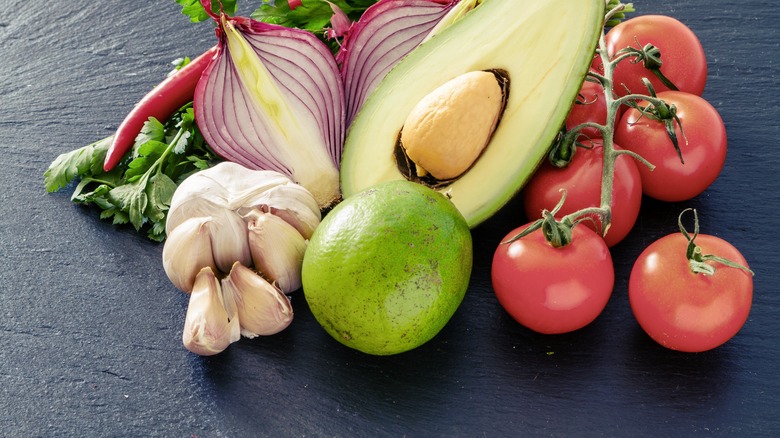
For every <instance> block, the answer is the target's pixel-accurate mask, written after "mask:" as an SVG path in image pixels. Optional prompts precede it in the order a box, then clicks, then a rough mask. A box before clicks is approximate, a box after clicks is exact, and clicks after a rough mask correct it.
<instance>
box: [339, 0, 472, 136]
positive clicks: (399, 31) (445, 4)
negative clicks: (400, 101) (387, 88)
mask: <svg viewBox="0 0 780 438" xmlns="http://www.w3.org/2000/svg"><path fill="white" fill-rule="evenodd" d="M456 3H458V1H457V0H381V1H379V2H377V3H376V4H374V5H372V6H371V7H369V8H368V9H366V11H365V12H364V13H363V15H362V16H361V17H360V20H359V21H358V22H356V23H355V24H353V25H352V28H351V29H350V30H349V33H348V35H347V37H346V38H345V39H344V41H343V43H342V46H341V49H340V50H339V53H338V54H337V59H338V61H339V63H340V64H341V75H342V77H343V79H344V89H345V95H346V102H347V126H349V123H351V122H352V119H353V118H354V116H355V114H356V113H357V112H358V110H359V109H360V106H361V105H362V104H363V102H364V101H365V99H366V97H368V94H369V93H370V92H371V90H373V88H374V87H375V86H376V84H378V83H379V81H381V80H382V78H384V77H385V75H386V74H387V72H388V71H390V69H391V68H393V66H395V64H396V63H398V61H400V60H401V58H403V57H404V56H406V55H407V54H408V53H409V52H411V51H412V50H414V48H415V47H417V46H418V45H419V44H420V43H421V42H422V41H423V40H424V39H425V38H426V37H427V36H428V34H429V33H430V32H431V30H433V28H434V27H435V26H436V24H437V23H439V21H440V20H441V19H442V18H443V17H444V16H445V15H446V14H447V12H449V10H450V9H451V8H452V7H453V6H454V5H455V4H456Z"/></svg>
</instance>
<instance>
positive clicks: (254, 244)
mask: <svg viewBox="0 0 780 438" xmlns="http://www.w3.org/2000/svg"><path fill="white" fill-rule="evenodd" d="M245 219H246V220H247V221H248V223H247V228H248V231H249V251H250V253H251V254H252V262H253V263H254V266H255V269H256V270H257V271H258V272H260V273H261V274H263V275H264V276H265V277H266V278H267V279H269V280H270V281H271V282H272V283H273V284H275V285H276V286H277V287H279V289H281V290H282V292H284V293H290V292H293V291H296V290H298V289H300V288H301V268H302V267H303V254H304V253H305V252H306V245H307V240H306V239H304V238H303V236H301V234H300V233H299V232H298V230H296V229H295V228H294V227H293V226H292V225H290V224H288V223H287V222H286V221H285V220H284V219H282V218H280V217H278V216H276V215H273V214H271V213H263V212H261V211H259V210H255V211H254V212H252V213H251V214H250V215H247V216H246V218H245Z"/></svg>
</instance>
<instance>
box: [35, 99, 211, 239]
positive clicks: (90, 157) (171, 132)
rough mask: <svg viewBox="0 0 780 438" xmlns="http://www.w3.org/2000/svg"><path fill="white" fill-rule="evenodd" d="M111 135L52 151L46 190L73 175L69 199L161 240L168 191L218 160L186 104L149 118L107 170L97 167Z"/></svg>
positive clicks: (60, 186) (63, 184)
mask: <svg viewBox="0 0 780 438" xmlns="http://www.w3.org/2000/svg"><path fill="white" fill-rule="evenodd" d="M110 145H111V137H108V138H105V139H102V140H99V141H97V142H95V143H92V144H89V145H87V146H84V147H81V148H79V149H76V150H74V151H71V152H67V153H64V154H61V155H60V156H58V157H57V158H56V159H55V160H54V161H53V162H52V163H51V165H50V166H49V168H48V169H47V170H46V171H45V172H44V184H45V186H46V190H47V191H48V192H56V191H58V190H61V189H63V188H65V187H67V186H68V185H69V184H70V183H71V182H72V181H74V180H78V181H79V182H78V184H77V185H76V187H75V189H74V191H73V194H72V195H71V200H72V201H73V202H76V203H79V204H85V205H94V206H96V207H98V208H99V209H100V210H101V213H100V218H101V219H105V220H111V221H112V222H113V223H114V224H116V225H122V224H128V223H129V224H131V225H132V226H133V227H134V228H135V229H136V231H141V230H145V231H146V235H147V236H148V237H149V238H150V239H151V240H154V241H158V242H159V241H163V240H164V239H165V237H166V235H165V220H166V217H167V212H168V208H169V207H170V204H171V199H172V197H173V193H174V191H175V190H176V188H177V187H178V185H179V184H180V183H181V182H182V181H183V180H184V179H185V178H186V177H188V176H189V175H191V174H192V173H194V172H197V171H198V170H201V169H205V168H208V167H210V166H211V165H213V164H214V163H215V162H216V161H218V158H217V156H216V155H215V154H214V152H213V151H211V149H210V148H209V147H208V145H207V144H206V143H205V141H204V140H203V137H202V136H201V134H200V132H199V131H198V128H197V125H196V124H195V115H194V111H193V109H192V104H188V105H185V106H184V107H183V108H182V109H180V110H179V111H178V112H177V113H176V114H174V115H173V116H172V117H171V118H170V119H169V120H167V121H165V122H164V123H163V122H160V121H159V120H157V119H155V118H150V119H149V120H148V121H147V122H146V124H145V125H144V129H143V130H142V131H141V133H140V134H139V136H138V137H137V138H136V140H135V144H134V146H133V149H132V151H131V152H130V153H129V154H128V156H127V157H125V158H124V159H123V161H122V162H121V163H120V164H119V165H118V166H117V167H115V168H114V169H112V170H111V171H110V172H105V171H104V170H103V162H104V160H105V156H106V152H107V151H108V148H109V146H110Z"/></svg>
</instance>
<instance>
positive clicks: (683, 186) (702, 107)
mask: <svg viewBox="0 0 780 438" xmlns="http://www.w3.org/2000/svg"><path fill="white" fill-rule="evenodd" d="M658 98H659V99H662V100H663V101H665V102H666V103H667V104H670V105H675V106H676V107H677V116H678V117H679V119H680V122H681V124H682V132H681V131H680V128H679V126H675V131H676V132H677V139H678V144H679V146H680V150H681V151H682V157H683V160H684V161H685V163H684V164H683V163H682V162H681V161H680V157H679V156H678V154H677V151H676V150H675V148H674V145H673V144H672V141H671V140H670V139H669V136H668V135H667V133H666V128H665V126H664V124H663V122H660V121H658V120H652V119H651V118H650V117H647V116H642V117H640V116H641V113H640V112H639V111H638V110H636V109H634V108H629V109H627V110H626V112H625V114H623V117H622V118H621V119H620V122H619V123H618V126H617V129H616V130H615V137H614V138H615V142H616V143H618V144H620V145H621V146H622V147H623V148H625V149H628V150H631V151H634V152H636V153H637V154H639V155H641V156H642V157H644V158H645V159H646V160H648V161H649V162H650V163H652V164H653V165H655V166H656V167H655V170H652V171H651V170H650V169H649V168H648V167H647V166H644V165H639V166H638V167H639V173H640V174H641V175H642V190H643V191H644V193H645V194H646V195H648V196H650V197H652V198H655V199H658V200H661V201H669V202H677V201H684V200H688V199H691V198H693V197H694V196H697V195H699V194H700V193H702V192H703V191H704V190H705V189H707V187H709V186H710V184H712V183H713V182H714V181H715V179H716V178H717V177H718V175H719V174H720V171H721V169H722V168H723V164H724V163H725V162H726V148H727V141H726V127H725V125H724V124H723V119H721V117H720V115H719V114H718V111H717V110H716V109H715V108H714V107H713V106H712V105H710V104H709V102H707V101H706V100H704V99H703V98H701V97H699V96H696V95H694V94H689V93H683V92H679V91H665V92H663V93H658ZM640 105H642V106H646V103H640ZM683 133H684V134H685V135H684V136H683Z"/></svg>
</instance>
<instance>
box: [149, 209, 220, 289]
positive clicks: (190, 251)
mask: <svg viewBox="0 0 780 438" xmlns="http://www.w3.org/2000/svg"><path fill="white" fill-rule="evenodd" d="M210 221H211V218H210V217H197V218H192V219H188V220H186V221H184V222H182V223H181V224H180V225H179V226H178V227H176V228H174V229H173V230H172V231H171V233H170V234H168V237H167V238H166V239H165V244H164V245H163V250H162V259H163V260H162V261H163V269H164V270H165V274H166V275H168V279H170V280H171V283H173V285H174V286H176V287H177V288H179V289H180V290H182V291H184V292H187V293H189V292H191V291H192V288H193V285H194V283H195V277H196V276H197V275H198V272H200V270H201V269H203V268H204V267H209V268H211V269H212V270H216V264H215V262H214V256H213V255H212V249H211V232H210V229H209V225H208V224H209V222H210Z"/></svg>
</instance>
